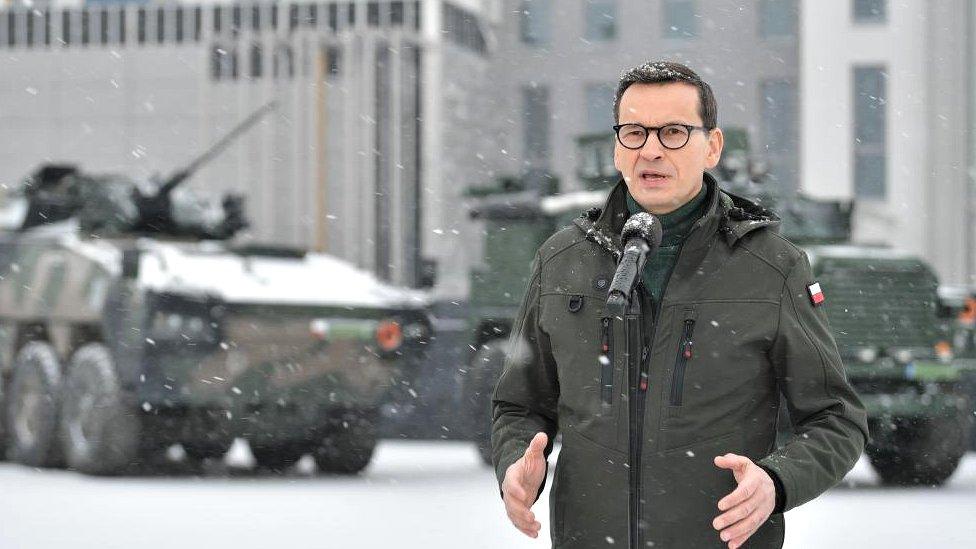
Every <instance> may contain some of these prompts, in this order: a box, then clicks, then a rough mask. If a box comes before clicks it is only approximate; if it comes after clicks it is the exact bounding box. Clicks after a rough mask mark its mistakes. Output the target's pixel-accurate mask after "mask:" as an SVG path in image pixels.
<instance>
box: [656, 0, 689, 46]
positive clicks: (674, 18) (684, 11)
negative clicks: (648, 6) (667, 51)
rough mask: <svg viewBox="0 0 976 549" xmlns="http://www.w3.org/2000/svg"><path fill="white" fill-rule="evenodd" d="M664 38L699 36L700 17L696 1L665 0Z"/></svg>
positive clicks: (663, 6)
mask: <svg viewBox="0 0 976 549" xmlns="http://www.w3.org/2000/svg"><path fill="white" fill-rule="evenodd" d="M661 7H662V8H663V9H664V17H663V18H662V21H663V22H664V36H665V37H666V38H693V37H695V36H698V15H697V10H696V9H695V0H664V3H663V4H662V5H661Z"/></svg>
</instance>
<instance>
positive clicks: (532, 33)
mask: <svg viewBox="0 0 976 549" xmlns="http://www.w3.org/2000/svg"><path fill="white" fill-rule="evenodd" d="M551 15H552V1H551V0H522V2H521V9H520V10H519V33H520V36H521V39H522V43H524V44H531V45H533V46H542V45H545V44H548V43H549V32H550V28H549V27H550V23H551Z"/></svg>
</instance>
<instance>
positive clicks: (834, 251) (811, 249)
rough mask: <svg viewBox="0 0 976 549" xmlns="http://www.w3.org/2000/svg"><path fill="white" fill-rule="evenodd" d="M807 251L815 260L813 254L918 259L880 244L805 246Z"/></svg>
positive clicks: (849, 257) (838, 256) (835, 256)
mask: <svg viewBox="0 0 976 549" xmlns="http://www.w3.org/2000/svg"><path fill="white" fill-rule="evenodd" d="M804 249H806V250H807V252H808V253H809V254H810V255H811V257H810V260H811V261H812V260H813V256H817V257H831V258H843V259H862V258H866V259H918V256H916V255H913V254H911V253H909V252H906V251H904V250H897V249H894V248H885V247H879V246H856V245H850V244H827V245H818V246H807V247H804Z"/></svg>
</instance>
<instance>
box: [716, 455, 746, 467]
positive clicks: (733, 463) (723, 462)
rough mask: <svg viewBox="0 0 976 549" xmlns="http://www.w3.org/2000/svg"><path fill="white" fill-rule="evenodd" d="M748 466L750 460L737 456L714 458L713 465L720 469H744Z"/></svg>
mask: <svg viewBox="0 0 976 549" xmlns="http://www.w3.org/2000/svg"><path fill="white" fill-rule="evenodd" d="M750 464H752V460H751V459H749V458H747V457H745V456H740V455H738V454H725V455H724V456H715V465H717V466H719V467H721V468H722V469H744V468H745V467H748V466H749V465H750Z"/></svg>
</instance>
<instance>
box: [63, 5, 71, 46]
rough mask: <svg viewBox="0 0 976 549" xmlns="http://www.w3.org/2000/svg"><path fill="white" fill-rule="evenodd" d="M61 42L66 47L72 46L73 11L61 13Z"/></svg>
mask: <svg viewBox="0 0 976 549" xmlns="http://www.w3.org/2000/svg"><path fill="white" fill-rule="evenodd" d="M61 41H62V42H64V45H65V46H70V45H71V11H70V10H64V11H63V12H61Z"/></svg>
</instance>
